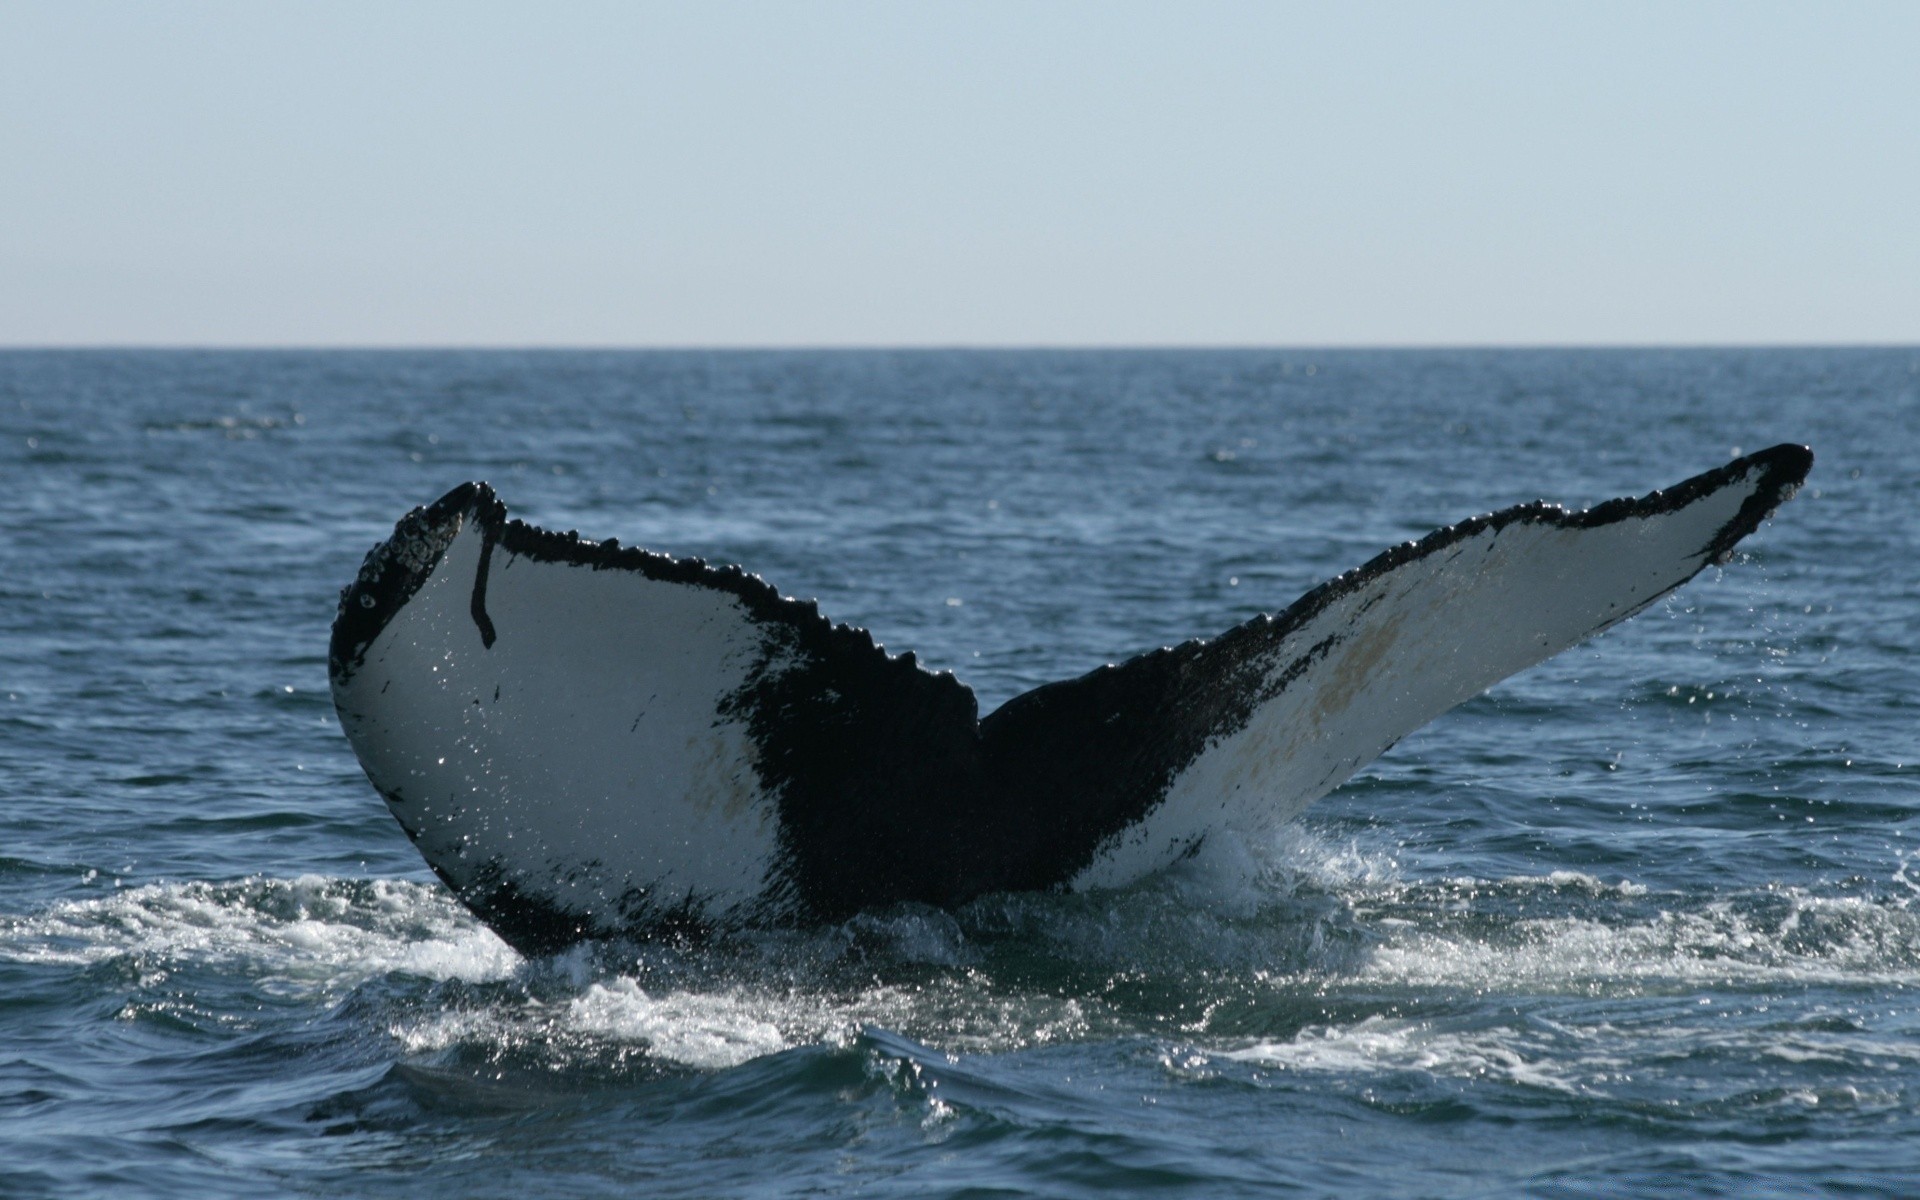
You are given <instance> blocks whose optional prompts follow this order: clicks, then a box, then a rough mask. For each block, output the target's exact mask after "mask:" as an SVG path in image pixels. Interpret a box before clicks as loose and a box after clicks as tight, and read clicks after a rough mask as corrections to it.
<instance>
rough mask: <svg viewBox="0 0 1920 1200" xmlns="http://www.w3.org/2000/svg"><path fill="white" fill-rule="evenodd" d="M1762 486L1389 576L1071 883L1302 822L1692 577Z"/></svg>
mask: <svg viewBox="0 0 1920 1200" xmlns="http://www.w3.org/2000/svg"><path fill="white" fill-rule="evenodd" d="M1754 473H1755V474H1757V471H1756V472H1754ZM1753 491H1754V487H1753V485H1752V484H1751V483H1750V482H1746V483H1736V484H1734V485H1731V486H1728V487H1725V488H1722V489H1720V490H1718V491H1715V492H1712V493H1710V494H1708V495H1706V496H1704V497H1701V498H1700V499H1698V500H1696V501H1695V502H1694V503H1692V504H1689V505H1687V506H1685V507H1683V508H1680V509H1677V510H1674V511H1670V512H1662V513H1657V514H1655V515H1651V516H1647V517H1639V518H1629V519H1626V520H1623V521H1619V522H1615V523H1613V524H1609V525H1602V526H1599V527H1597V528H1585V529H1582V528H1568V527H1565V526H1561V525H1556V524H1553V523H1550V522H1546V521H1518V522H1514V523H1511V524H1507V525H1504V526H1495V527H1490V528H1485V529H1482V530H1480V531H1479V532H1478V533H1475V534H1473V535H1471V536H1468V537H1466V538H1464V539H1462V540H1460V541H1458V542H1456V543H1455V544H1453V545H1452V546H1449V547H1447V548H1445V549H1444V550H1442V551H1440V552H1438V553H1435V554H1432V555H1428V556H1425V557H1419V558H1414V559H1412V560H1410V561H1408V562H1405V563H1402V564H1400V565H1399V566H1397V567H1394V568H1392V569H1390V570H1388V571H1386V572H1384V573H1382V574H1379V575H1376V576H1374V577H1373V578H1372V579H1370V580H1368V581H1366V582H1365V583H1364V584H1363V585H1362V586H1360V587H1359V588H1358V589H1356V590H1354V591H1352V592H1350V593H1348V594H1346V595H1344V596H1342V597H1340V598H1339V599H1337V600H1336V601H1334V602H1333V603H1332V604H1330V605H1328V606H1327V607H1326V608H1324V609H1322V610H1321V611H1320V612H1319V613H1317V614H1316V615H1315V616H1314V617H1313V618H1312V619H1311V620H1309V621H1308V622H1307V623H1306V624H1305V625H1304V626H1303V627H1302V628H1300V629H1299V630H1297V631H1295V632H1294V633H1293V634H1292V635H1290V636H1289V637H1287V638H1286V639H1285V640H1284V641H1283V642H1282V643H1281V644H1280V645H1279V646H1278V647H1276V648H1275V650H1274V651H1273V653H1272V654H1271V656H1270V658H1269V660H1268V664H1267V667H1266V675H1267V680H1268V684H1269V686H1270V687H1271V686H1274V685H1278V684H1280V683H1281V680H1282V677H1283V676H1285V675H1286V674H1287V673H1288V672H1289V671H1295V670H1297V671H1298V673H1297V674H1295V675H1294V676H1293V678H1292V679H1290V680H1288V681H1286V683H1285V685H1284V687H1281V688H1280V690H1279V691H1278V694H1276V695H1274V696H1273V698H1272V699H1270V700H1268V701H1267V702H1266V703H1265V704H1263V705H1262V706H1260V707H1259V708H1258V709H1257V710H1256V711H1255V713H1254V714H1253V717H1252V719H1251V720H1250V721H1249V722H1248V723H1247V724H1246V725H1245V726H1244V727H1242V728H1241V729H1240V730H1238V731H1237V732H1234V733H1231V734H1228V735H1227V736H1224V737H1220V738H1217V739H1215V740H1214V741H1213V742H1212V743H1211V744H1209V745H1208V747H1207V749H1206V750H1205V751H1204V752H1203V753H1202V754H1201V755H1200V756H1199V757H1197V758H1196V759H1194V761H1193V762H1191V763H1189V764H1188V765H1187V766H1186V768H1185V769H1184V770H1182V771H1181V772H1180V773H1179V774H1178V775H1177V776H1176V777H1175V778H1174V780H1173V783H1172V785H1171V786H1170V787H1169V788H1168V789H1167V792H1166V796H1165V798H1164V799H1163V800H1162V801H1161V802H1160V804H1159V805H1157V806H1156V807H1155V808H1154V809H1153V810H1152V811H1151V812H1149V813H1148V814H1147V815H1146V817H1145V818H1144V819H1142V820H1141V821H1138V822H1136V823H1134V824H1133V825H1130V826H1128V827H1127V828H1126V829H1124V830H1122V831H1121V832H1120V833H1118V834H1116V835H1114V836H1112V837H1110V838H1109V839H1108V840H1107V841H1106V842H1105V843H1104V844H1103V845H1102V846H1101V847H1100V849H1099V851H1098V852H1097V853H1096V856H1095V858H1094V861H1093V862H1092V863H1091V864H1089V865H1088V866H1087V867H1085V868H1084V869H1082V870H1081V871H1080V872H1079V873H1078V874H1077V875H1075V876H1074V879H1073V882H1072V885H1071V886H1073V887H1074V888H1076V889H1084V888H1099V887H1115V886H1119V885H1122V884H1126V883H1130V882H1132V881H1133V880H1135V879H1138V878H1140V877H1141V876H1142V875H1145V874H1147V873H1149V872H1152V871H1155V870H1159V869H1161V868H1163V867H1165V866H1167V865H1169V864H1170V863H1172V862H1173V861H1175V860H1176V859H1177V858H1178V857H1179V856H1180V855H1182V854H1184V853H1185V852H1186V851H1187V850H1189V849H1190V848H1191V847H1193V846H1194V845H1195V844H1196V843H1197V841H1198V840H1199V839H1200V838H1202V837H1204V836H1205V835H1206V834H1207V833H1208V832H1209V831H1210V830H1214V829H1219V828H1236V829H1242V830H1246V829H1253V828H1258V827H1263V826H1268V825H1272V824H1275V823H1278V822H1282V821H1288V820H1291V819H1293V818H1294V817H1295V816H1298V815H1299V813H1300V812H1301V810H1303V809H1304V808H1306V807H1307V805H1309V804H1311V803H1312V802H1313V801H1315V800H1317V799H1319V798H1320V797H1321V796H1324V795H1326V794H1327V793H1328V792H1330V791H1332V790H1333V789H1334V788H1336V787H1338V786H1340V785H1341V784H1342V783H1344V782H1346V780H1347V779H1348V778H1350V777H1351V776H1352V775H1353V773H1354V772H1355V771H1357V770H1359V769H1360V768H1361V767H1363V766H1365V765H1366V764H1368V763H1370V762H1372V761H1373V760H1374V759H1376V758H1378V757H1379V756H1380V755H1381V754H1382V753H1384V752H1385V751H1386V750H1387V748H1388V747H1390V746H1392V745H1393V744H1394V743H1395V742H1396V741H1398V740H1399V739H1400V738H1402V737H1404V736H1406V735H1407V734H1408V733H1411V732H1412V731H1414V730H1415V729H1418V728H1419V727H1420V726H1422V725H1425V724H1426V723H1427V722H1428V721H1431V720H1433V719H1434V718H1435V717H1437V716H1439V715H1440V714H1441V713H1444V712H1446V711H1447V710H1448V709H1450V708H1452V707H1454V706H1455V705H1457V704H1459V703H1461V702H1462V701H1465V700H1468V699H1471V698H1472V697H1474V696H1477V695H1479V694H1480V693H1481V692H1483V691H1485V690H1486V689H1487V688H1489V687H1491V686H1493V685H1494V684H1495V683H1498V682H1499V681H1500V680H1502V679H1505V678H1506V677H1507V676H1509V675H1512V674H1514V673H1515V672H1517V671H1520V670H1523V669H1524V668H1526V667H1529V666H1532V665H1533V664H1535V663H1538V662H1542V661H1544V660H1546V659H1548V658H1551V657H1552V656H1554V655H1555V654H1558V653H1559V652H1560V651H1562V650H1565V649H1567V648H1568V647H1569V646H1572V645H1574V644H1575V643H1577V642H1579V641H1581V640H1582V639H1584V638H1587V637H1591V636H1592V635H1593V634H1594V633H1596V632H1598V631H1599V630H1601V629H1604V628H1606V627H1607V626H1609V625H1611V624H1613V623H1614V622H1616V621H1619V620H1623V619H1624V618H1626V617H1629V616H1631V615H1633V614H1634V613H1635V612H1638V611H1639V610H1640V609H1641V608H1643V607H1645V606H1646V605H1647V604H1649V603H1651V602H1652V601H1654V600H1655V599H1658V598H1659V597H1660V596H1662V595H1665V594H1666V593H1667V592H1669V591H1671V590H1672V589H1673V588H1675V587H1677V586H1679V585H1680V584H1681V583H1683V582H1685V581H1686V580H1687V579H1689V578H1690V577H1692V576H1693V575H1694V574H1695V573H1696V572H1697V571H1698V570H1699V569H1700V567H1701V566H1702V560H1703V555H1704V553H1705V550H1704V547H1706V546H1707V545H1708V544H1709V543H1710V542H1712V541H1713V539H1714V536H1715V534H1716V532H1717V531H1718V530H1720V529H1721V528H1722V527H1724V526H1725V525H1726V524H1727V523H1728V522H1729V521H1731V520H1733V518H1734V516H1735V514H1736V513H1738V512H1739V510H1740V508H1741V506H1742V505H1743V504H1744V503H1745V502H1746V501H1747V499H1748V498H1749V497H1750V496H1751V495H1752V494H1753ZM1303 659H1304V660H1306V661H1305V665H1304V666H1301V665H1300V664H1301V663H1302V660H1303Z"/></svg>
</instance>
